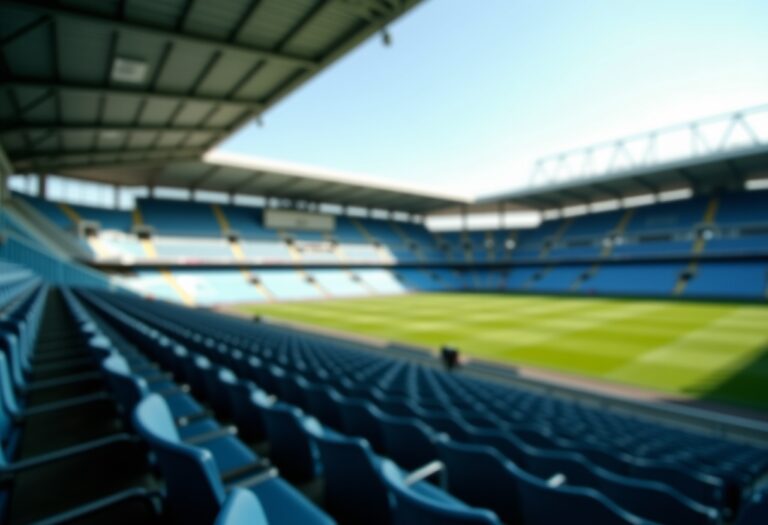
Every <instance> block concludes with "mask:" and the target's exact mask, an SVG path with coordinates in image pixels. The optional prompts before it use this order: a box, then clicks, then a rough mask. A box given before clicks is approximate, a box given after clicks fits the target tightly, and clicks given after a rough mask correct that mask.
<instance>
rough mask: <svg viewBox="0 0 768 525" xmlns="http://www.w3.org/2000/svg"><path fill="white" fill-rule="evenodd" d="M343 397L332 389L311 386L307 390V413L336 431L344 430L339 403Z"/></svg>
mask: <svg viewBox="0 0 768 525" xmlns="http://www.w3.org/2000/svg"><path fill="white" fill-rule="evenodd" d="M340 399H341V396H340V395H339V393H338V392H336V390H334V389H333V388H332V387H328V386H323V385H314V384H310V385H309V386H308V388H307V412H309V413H310V414H312V415H313V416H315V417H316V418H317V419H319V420H320V421H322V423H323V425H325V426H328V427H331V428H333V429H336V430H342V429H343V423H342V420H341V409H340V408H339V401H340Z"/></svg>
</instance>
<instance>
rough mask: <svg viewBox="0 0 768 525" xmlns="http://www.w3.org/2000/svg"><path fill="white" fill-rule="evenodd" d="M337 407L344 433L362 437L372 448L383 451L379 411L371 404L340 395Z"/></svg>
mask: <svg viewBox="0 0 768 525" xmlns="http://www.w3.org/2000/svg"><path fill="white" fill-rule="evenodd" d="M339 408H340V409H341V420H342V423H343V427H344V428H343V430H344V433H345V434H347V435H350V436H360V437H364V438H365V439H367V440H368V443H369V444H370V445H371V447H373V450H375V451H376V452H384V438H383V436H382V431H381V426H380V425H379V418H378V416H379V415H381V412H379V410H378V409H377V408H376V407H375V406H374V405H373V404H371V403H369V402H368V401H357V400H354V399H349V398H344V397H342V398H341V400H340V402H339Z"/></svg>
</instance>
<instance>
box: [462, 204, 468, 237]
mask: <svg viewBox="0 0 768 525" xmlns="http://www.w3.org/2000/svg"><path fill="white" fill-rule="evenodd" d="M461 231H462V233H466V232H467V205H466V204H463V205H462V206H461Z"/></svg>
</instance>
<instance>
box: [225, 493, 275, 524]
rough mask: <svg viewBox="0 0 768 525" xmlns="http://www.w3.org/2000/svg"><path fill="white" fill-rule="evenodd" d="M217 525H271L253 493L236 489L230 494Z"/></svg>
mask: <svg viewBox="0 0 768 525" xmlns="http://www.w3.org/2000/svg"><path fill="white" fill-rule="evenodd" d="M215 525H269V522H268V521H267V517H266V516H265V515H264V509H263V508H262V507H261V503H259V500H258V498H257V497H256V496H255V495H254V494H253V492H251V491H249V490H245V489H235V490H233V491H232V492H230V493H229V496H228V497H227V500H226V501H225V502H224V505H223V506H222V508H221V512H219V515H218V516H217V517H216V523H215Z"/></svg>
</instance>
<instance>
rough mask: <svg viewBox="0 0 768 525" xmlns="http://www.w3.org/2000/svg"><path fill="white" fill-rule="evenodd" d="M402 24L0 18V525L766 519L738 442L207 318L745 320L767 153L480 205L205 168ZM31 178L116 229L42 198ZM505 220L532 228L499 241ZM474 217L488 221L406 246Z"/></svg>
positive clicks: (691, 426) (761, 223)
mask: <svg viewBox="0 0 768 525" xmlns="http://www.w3.org/2000/svg"><path fill="white" fill-rule="evenodd" d="M418 3H419V2H418V0H400V1H398V2H353V1H349V2H346V1H344V2H342V1H335V2H306V1H299V0H285V1H281V2H274V1H273V2H240V1H236V0H235V1H232V2H219V1H215V0H196V1H195V2H167V3H161V4H162V5H160V4H153V3H151V2H150V3H147V2H138V1H128V2H117V3H115V2H105V3H98V2H90V3H89V2H52V1H48V0H35V1H26V2H22V1H18V0H9V1H4V2H2V3H0V20H2V21H3V24H2V25H3V31H4V33H3V34H4V36H3V44H2V45H3V55H4V56H3V66H4V68H3V86H2V87H3V90H2V94H0V96H1V97H2V99H3V102H4V105H3V108H4V109H5V108H6V107H7V108H8V111H3V112H0V127H1V128H2V130H1V131H2V132H1V133H0V141H1V144H0V206H1V208H0V523H9V524H13V525H16V524H30V523H35V524H37V525H42V524H47V525H54V524H63V523H75V524H80V525H85V524H97V523H110V524H136V523H142V524H149V525H152V524H155V523H157V524H161V523H184V524H192V525H196V524H201V525H207V524H210V523H216V524H222V525H224V524H228V525H235V524H237V525H239V524H243V523H249V524H272V525H275V524H302V525H304V524H309V525H312V524H332V523H339V524H342V525H347V524H348V525H358V524H362V523H364V524H373V525H377V524H381V525H390V524H396V525H417V524H418V525H425V524H427V525H428V524H435V525H437V524H441V525H444V524H456V525H459V524H462V525H465V524H466V525H470V524H472V525H474V524H478V525H479V524H483V525H493V524H502V523H503V524H513V523H514V524H518V523H519V524H523V525H543V524H553V523H556V524H560V523H596V524H632V525H639V524H649V525H650V524H670V525H671V524H680V523H685V524H693V525H699V524H701V525H720V524H728V525H730V524H735V525H758V524H759V525H764V523H766V522H768V518H767V516H768V488H767V487H768V482H767V481H766V480H768V428H767V427H766V426H765V425H764V424H762V423H760V422H758V421H753V420H751V419H748V418H746V417H743V416H741V415H734V414H731V413H730V412H729V413H727V414H723V413H721V412H714V411H711V410H709V409H707V410H702V409H697V408H692V407H690V406H685V405H684V404H682V403H681V406H676V405H674V404H673V402H669V403H667V402H665V401H663V400H654V401H645V400H643V401H637V400H632V401H627V400H624V399H622V398H621V397H620V396H614V395H612V394H606V393H595V392H593V391H585V390H579V389H575V388H570V387H569V386H568V385H567V384H560V383H558V382H557V381H553V380H549V381H543V380H537V379H535V378H534V379H531V378H529V377H523V374H519V373H518V370H510V369H506V368H503V367H500V366H496V365H494V364H492V363H485V362H482V361H479V360H478V361H474V362H469V363H465V362H464V361H463V360H458V353H457V352H456V350H455V349H452V348H450V347H449V348H444V351H445V352H447V353H450V352H453V354H452V355H454V356H457V361H456V363H454V364H456V365H457V367H454V368H453V369H451V370H448V369H445V368H444V367H443V364H442V363H441V362H440V361H439V360H438V359H436V358H435V356H433V355H431V354H428V353H426V352H424V351H421V350H419V349H415V348H412V347H409V346H407V345H405V344H397V343H383V344H381V343H380V342H379V343H376V342H371V341H370V340H367V339H366V340H361V339H360V338H350V337H340V336H330V335H327V334H326V333H320V332H315V331H309V330H300V329H298V328H296V327H293V326H291V325H285V324H281V323H277V322H271V321H269V320H265V319H262V318H256V319H244V318H237V317H234V316H228V315H223V314H221V313H217V312H216V311H215V308H216V307H219V306H221V305H227V304H232V303H248V304H254V303H268V302H270V303H271V302H280V301H317V304H315V303H312V302H310V303H308V305H309V306H311V307H313V308H314V307H316V308H317V309H322V308H323V307H324V306H323V303H322V302H321V301H322V300H324V299H330V298H337V297H339V298H344V297H349V298H353V297H363V296H373V295H387V294H403V293H410V292H441V291H483V292H499V293H523V294H529V293H542V294H577V295H599V296H603V295H604V296H640V297H643V298H649V297H653V298H678V299H683V300H702V299H707V300H709V299H714V300H718V301H723V300H728V301H735V302H736V304H739V305H740V304H741V303H740V302H744V303H747V302H755V303H757V302H764V301H765V300H766V297H767V293H768V191H766V190H758V191H747V189H749V188H750V182H754V181H756V180H757V181H758V182H759V181H760V180H762V181H763V183H764V182H765V180H764V179H765V177H764V173H765V167H766V166H768V154H766V150H765V147H764V145H763V144H760V143H759V141H756V142H755V144H753V145H752V146H754V147H745V146H744V144H739V145H738V146H739V147H738V148H731V149H728V141H727V140H725V139H723V140H722V141H719V142H720V143H721V144H722V145H721V146H720V147H719V148H715V149H712V150H709V151H708V152H707V155H708V156H705V157H702V156H698V157H697V156H695V155H694V157H692V158H688V159H682V160H681V159H675V162H674V163H671V164H670V163H665V162H660V163H658V164H655V165H654V164H652V163H648V164H642V165H641V166H639V167H638V166H635V167H634V168H632V169H627V170H626V171H625V172H621V173H613V172H609V173H602V174H598V175H599V176H598V177H597V178H591V179H590V178H584V179H578V178H576V179H574V180H566V181H563V180H560V179H556V180H554V181H550V182H551V183H550V184H544V185H540V186H536V184H533V185H532V186H531V187H530V188H526V189H524V190H520V191H515V192H512V193H508V194H502V195H492V196H488V197H485V198H478V199H469V198H466V197H465V196H457V195H451V194H448V193H442V192H440V191H432V190H430V191H426V190H415V189H413V188H408V187H406V186H401V185H395V184H390V183H385V182H381V181H374V180H365V179H362V178H360V179H357V178H355V177H350V176H348V175H347V174H338V173H333V172H328V171H327V170H319V171H316V170H314V169H309V168H304V167H296V166H288V165H285V166H283V165H280V166H277V165H272V164H270V163H268V162H267V163H261V164H259V163H253V162H252V161H251V160H248V159H246V160H243V159H238V158H233V157H232V156H228V155H227V154H221V153H220V152H217V151H215V150H214V149H213V148H215V147H216V145H218V144H219V143H220V142H221V141H222V140H224V139H225V138H227V137H228V136H230V135H231V133H233V132H234V131H235V130H237V129H238V128H240V127H241V126H243V125H245V124H246V123H248V122H251V121H252V120H253V119H256V118H259V117H260V115H262V114H263V112H265V111H267V110H268V109H271V108H272V107H273V106H274V105H275V104H276V103H277V102H278V101H280V100H282V99H284V98H285V97H286V96H287V95H288V94H289V93H290V92H291V91H293V90H294V89H296V88H297V87H298V86H300V85H301V84H302V83H304V82H305V81H307V80H308V79H310V78H312V77H313V76H314V75H315V74H317V73H318V72H321V71H323V70H325V69H326V68H327V67H328V66H329V65H330V64H332V63H333V62H334V61H335V60H337V59H338V58H339V57H341V56H343V55H344V54H346V53H347V52H348V51H350V50H351V49H353V48H354V47H355V46H357V45H358V44H359V43H360V42H363V41H364V40H365V39H366V38H367V37H370V36H371V35H373V34H375V33H377V32H380V31H382V32H383V34H384V36H385V41H388V39H389V38H390V37H389V34H388V33H387V30H386V28H387V26H388V25H389V24H391V23H392V22H393V21H394V20H396V19H397V18H398V17H399V16H401V15H402V14H403V13H406V12H407V11H408V10H410V9H411V8H412V7H414V6H415V5H417V4H418ZM150 4H151V5H150ZM105 50H109V53H106V51H105ZM5 102H7V104H5ZM752 114H753V112H752V111H749V110H746V111H743V112H739V113H738V114H736V115H734V116H733V118H734V119H735V120H734V121H733V122H730V123H729V122H725V123H724V124H725V125H724V126H723V128H724V129H726V130H732V129H733V128H734V127H735V126H742V125H745V122H746V121H747V120H748V119H749V117H750V115H752ZM688 128H690V129H691V130H696V129H697V126H694V125H690V123H687V124H686V129H688ZM728 133H730V131H728ZM753 136H754V137H757V134H755V133H753ZM654 137H655V135H654ZM726 138H727V137H726ZM693 142H695V141H693ZM621 143H622V141H618V144H621ZM235 157H237V156H235ZM567 157H568V155H560V156H559V157H558V158H560V159H566V158H567ZM544 164H546V163H542V165H544ZM22 174H24V175H22ZM27 174H31V175H27ZM48 174H50V175H48ZM593 175H594V174H593ZM12 177H36V187H37V191H31V190H30V189H29V188H26V189H25V190H24V192H19V191H18V190H19V186H18V185H17V186H14V187H15V188H16V190H17V191H15V192H11V191H10V190H9V187H10V185H9V184H8V183H9V180H10V179H11V178H12ZM53 177H57V178H58V177H63V178H64V179H59V182H61V180H69V181H72V180H73V179H74V180H79V181H81V182H82V181H88V182H87V183H86V184H93V183H96V184H100V185H102V187H106V186H109V187H110V189H111V190H113V191H112V196H113V199H112V202H111V205H112V206H113V207H114V208H115V209H108V208H106V207H104V208H102V207H97V206H92V205H90V204H93V203H92V202H91V200H90V199H84V198H83V197H84V196H83V195H76V196H75V197H76V198H74V199H73V200H75V201H77V202H64V201H61V202H58V201H55V200H51V199H50V198H49V197H50V195H51V188H50V187H49V183H50V182H51V179H52V178H53ZM598 179H599V180H598ZM681 185H682V186H685V187H684V188H682V187H681ZM763 186H764V185H763ZM681 189H684V190H687V193H689V194H690V195H688V194H686V195H685V196H684V198H680V199H678V200H669V196H668V194H669V192H679V190H681ZM122 190H129V192H128V193H129V194H130V195H129V196H131V195H132V197H131V199H130V200H132V201H133V204H132V205H131V206H130V207H129V209H120V210H118V209H117V208H118V207H120V205H121V196H124V195H123V194H121V191H122ZM134 190H136V191H135V192H134ZM169 190H170V191H169ZM174 192H175V193H176V194H177V196H178V195H186V196H187V197H188V198H187V197H185V198H183V199H172V198H170V197H169V196H170V195H172V194H173V193H174ZM648 192H650V194H647V193H648ZM205 193H213V194H215V195H216V198H213V199H210V200H211V202H207V201H206V199H205V196H204V195H205ZM59 194H60V195H61V193H59ZM606 196H608V197H611V199H615V201H616V205H615V207H614V209H611V210H609V211H595V209H596V208H597V206H593V205H595V204H596V203H599V202H601V201H603V200H605V198H606ZM64 197H65V198H67V197H69V198H71V197H72V196H71V195H64ZM209 197H210V196H209ZM637 197H645V201H647V202H646V204H645V205H642V206H634V205H630V201H632V199H634V198H637ZM243 198H245V199H243ZM83 202H88V203H89V205H84V204H83ZM635 204H636V203H635ZM506 206H511V207H512V209H513V210H514V211H518V210H524V211H532V210H533V211H535V212H537V213H538V214H539V215H540V216H541V217H542V218H543V220H542V222H541V223H540V224H539V225H537V226H536V227H532V228H526V229H510V228H507V227H505V226H503V225H504V220H503V215H504V210H505V207H506ZM573 207H580V208H581V211H575V212H574V211H573ZM490 209H492V210H498V211H499V214H500V220H499V224H500V227H499V228H497V229H492V230H472V229H467V228H466V227H462V228H457V229H454V230H451V231H435V230H433V229H430V228H428V227H427V225H426V219H427V218H429V217H430V216H432V215H434V216H438V215H440V214H442V213H445V214H446V215H450V214H455V215H456V218H457V219H462V220H460V221H458V222H461V223H463V224H467V221H466V218H467V217H466V216H467V214H468V213H478V214H481V213H488V210H490ZM601 209H605V208H601ZM329 210H331V211H329ZM432 298H433V297H431V296H430V297H429V299H432ZM463 299H464V296H462V300H463ZM494 299H495V298H494ZM562 302H563V303H565V302H566V301H562ZM570 302H571V303H582V302H587V301H581V300H579V301H570ZM604 302H605V303H614V302H617V301H604ZM646 302H648V303H649V304H650V303H655V302H656V301H646ZM294 306H295V305H287V307H288V308H293V307H294ZM305 306H306V305H305ZM569 306H570V307H572V308H579V305H578V304H575V306H574V305H569ZM440 308H442V307H437V308H436V311H437V312H438V314H439V313H440V311H441V310H440ZM606 308H610V306H607V307H606ZM550 311H551V310H550ZM446 313H447V314H448V313H450V312H446ZM493 313H494V314H496V312H493ZM501 314H502V315H505V312H503V311H502V312H501ZM514 314H515V313H514V312H509V315H510V316H511V315H514ZM541 315H549V314H543V313H542V314H541ZM606 318H610V316H606ZM559 321H560V320H559V319H553V322H559ZM566 321H567V320H566ZM729 322H731V323H732V325H733V326H742V324H740V323H742V320H740V319H739V318H734V319H731V320H730V321H729ZM393 328H394V327H393ZM700 335H701V334H700ZM705 335H706V334H705ZM750 337H752V334H750ZM759 337H760V334H757V336H755V338H756V339H757V338H759ZM713 344H719V343H718V342H717V341H715V342H714V343H713ZM761 344H762V343H761ZM662 348H663V347H662ZM607 351H608V352H610V351H613V349H609V350H607ZM753 368H754V369H757V370H758V372H759V373H758V374H756V376H757V377H758V378H757V379H756V380H754V381H755V383H756V384H757V385H758V387H759V385H760V384H761V383H760V381H762V380H763V379H764V377H763V376H761V375H760V373H762V372H761V370H762V368H763V365H762V364H761V362H757V363H756V364H755V365H753ZM654 372H655V370H654ZM719 379H722V378H719V377H717V378H709V377H708V378H706V380H707V381H715V380H719ZM614 386H615V385H614ZM697 406H699V405H697ZM750 414H751V412H750Z"/></svg>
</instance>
